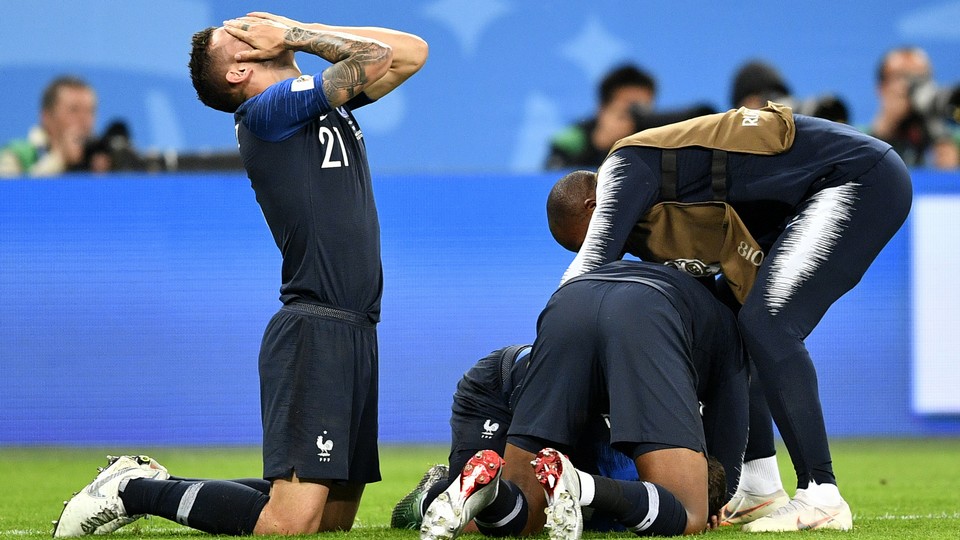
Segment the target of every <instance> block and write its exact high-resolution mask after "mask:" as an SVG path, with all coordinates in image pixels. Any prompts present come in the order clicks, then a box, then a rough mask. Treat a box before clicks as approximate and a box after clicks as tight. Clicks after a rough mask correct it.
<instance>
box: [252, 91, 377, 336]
mask: <svg viewBox="0 0 960 540" xmlns="http://www.w3.org/2000/svg"><path fill="white" fill-rule="evenodd" d="M320 80H321V77H320V75H316V76H315V77H311V76H308V75H304V76H301V77H299V78H297V79H289V80H286V81H282V82H278V83H276V84H274V85H272V86H270V87H269V88H267V89H266V90H265V91H264V92H263V93H261V94H259V95H257V96H254V97H252V98H250V99H249V100H247V101H246V102H244V103H243V105H241V106H240V108H239V109H238V110H237V112H236V114H235V121H236V129H237V141H238V143H239V145H240V155H241V156H242V158H243V164H244V167H245V168H246V170H247V175H248V176H249V178H250V183H251V185H252V187H253V190H254V192H255V193H256V197H257V202H258V203H260V208H261V209H262V210H263V216H264V218H265V219H266V221H267V225H268V226H269V227H270V231H271V232H272V233H273V238H274V241H275V242H276V244H277V247H278V248H280V252H281V254H282V255H283V266H282V271H281V278H282V285H281V287H280V300H281V301H282V302H283V303H284V304H288V303H290V302H293V301H303V302H309V303H319V304H326V305H330V306H334V307H337V308H340V309H345V310H350V311H355V312H358V313H364V314H366V315H367V316H368V317H370V319H371V320H373V321H376V320H379V316H380V296H381V292H382V290H383V274H382V268H381V262H380V224H379V220H378V218H377V209H376V205H375V203H374V198H373V186H372V182H371V179H370V169H369V166H368V164H367V154H366V148H365V146H364V141H363V134H362V133H361V131H360V127H359V126H358V125H357V122H356V120H355V119H354V117H353V115H352V114H351V112H350V107H351V106H353V105H360V104H364V103H365V102H363V101H353V102H351V103H348V104H347V105H345V106H342V107H337V108H335V109H334V108H331V107H330V105H329V103H328V102H327V99H326V96H325V95H324V93H323V90H322V88H321V84H320ZM361 96H362V94H361ZM355 99H356V98H355ZM364 99H365V98H364Z"/></svg>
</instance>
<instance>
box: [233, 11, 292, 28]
mask: <svg viewBox="0 0 960 540" xmlns="http://www.w3.org/2000/svg"><path fill="white" fill-rule="evenodd" d="M247 17H253V18H256V19H265V20H268V21H273V22H276V23H280V24H283V25H286V26H288V27H291V28H292V27H294V26H299V27H301V28H303V27H305V26H306V25H304V24H303V23H302V22H300V21H297V20H294V19H291V18H289V17H283V16H281V15H274V14H273V13H268V12H266V11H251V12H250V13H247Z"/></svg>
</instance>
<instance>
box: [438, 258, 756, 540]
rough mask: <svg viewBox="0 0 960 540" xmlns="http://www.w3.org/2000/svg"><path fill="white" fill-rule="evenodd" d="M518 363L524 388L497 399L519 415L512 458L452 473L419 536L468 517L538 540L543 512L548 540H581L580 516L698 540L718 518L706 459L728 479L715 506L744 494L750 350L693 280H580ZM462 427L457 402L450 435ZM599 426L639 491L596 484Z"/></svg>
mask: <svg viewBox="0 0 960 540" xmlns="http://www.w3.org/2000/svg"><path fill="white" fill-rule="evenodd" d="M520 365H521V366H522V368H523V369H524V370H525V373H524V375H523V376H522V379H521V381H520V382H519V384H518V383H517V381H510V382H511V384H513V385H515V386H511V387H505V386H501V387H500V388H503V389H504V390H506V392H507V395H509V402H508V403H509V404H510V405H512V406H511V407H510V411H512V414H511V415H510V416H509V420H510V427H509V431H508V438H507V441H506V444H505V446H504V452H503V456H504V458H505V459H503V460H502V459H500V456H499V455H498V454H497V453H496V452H478V453H476V454H474V457H472V458H470V459H469V460H468V461H467V463H466V464H465V465H464V467H463V468H462V469H456V468H453V471H454V477H453V479H452V482H451V483H450V484H449V486H447V487H446V488H445V489H444V490H443V492H442V493H440V494H439V495H437V496H436V498H435V499H434V500H433V502H432V503H431V504H430V505H429V507H428V509H427V510H426V512H425V515H424V518H423V523H422V526H421V538H423V539H425V540H427V539H430V540H432V539H449V538H454V537H455V536H457V535H458V534H459V533H460V532H462V531H463V529H464V527H465V526H466V525H467V524H468V523H469V522H470V521H471V519H473V520H474V521H475V523H476V524H477V526H478V528H479V529H480V531H481V532H484V533H485V534H488V535H516V534H534V533H537V532H538V531H539V530H540V529H541V528H542V527H543V526H544V509H546V526H547V528H548V529H549V530H550V534H551V537H552V538H561V539H567V538H577V537H579V535H580V533H581V532H582V529H583V510H582V509H581V507H585V508H589V509H591V510H598V511H602V512H604V513H606V514H608V515H610V516H611V517H612V518H613V519H615V520H616V521H617V522H618V523H619V524H620V525H622V526H623V527H625V528H627V529H629V530H632V531H633V532H635V533H637V534H641V535H665V536H669V535H679V534H692V533H696V532H701V531H703V530H705V529H706V528H707V526H708V521H709V518H710V516H711V515H715V513H716V506H718V505H715V506H714V507H713V508H709V506H710V505H709V503H708V466H707V455H708V454H709V455H713V456H715V457H716V458H717V459H718V460H719V461H720V462H721V463H723V464H724V466H725V467H726V469H727V473H728V474H727V481H726V492H725V493H724V496H722V497H719V499H720V500H725V499H726V498H727V497H728V496H729V494H731V493H733V491H734V490H735V488H736V485H737V482H738V479H739V471H740V467H741V461H742V457H743V449H744V447H745V445H746V435H747V371H746V366H745V362H744V357H743V354H742V347H741V344H740V338H739V334H738V333H737V329H736V321H735V320H734V318H733V315H732V314H731V313H730V312H729V310H728V309H727V308H725V307H724V306H723V305H722V304H720V303H719V302H718V301H717V300H716V299H715V298H714V297H713V296H712V295H711V294H710V293H709V291H708V290H707V289H706V288H705V287H703V286H702V285H700V284H699V283H697V282H696V281H695V280H694V279H692V278H690V277H689V276H686V275H684V274H682V273H680V272H679V271H676V270H673V269H671V268H666V267H663V266H660V265H655V264H649V263H642V262H635V261H620V262H616V263H612V264H610V265H607V266H605V267H603V268H600V269H597V270H595V271H593V272H590V273H588V274H585V275H583V276H581V277H579V278H577V279H575V280H570V282H569V283H566V284H565V285H564V286H563V287H561V288H560V289H559V290H558V291H557V292H556V293H554V295H553V297H552V298H551V300H550V302H549V303H548V304H547V307H546V308H545V309H544V311H543V313H542V314H541V316H540V320H539V322H538V329H537V339H536V342H535V343H534V345H533V349H532V352H531V354H530V357H529V359H528V360H523V359H521V364H520ZM468 375H469V374H468ZM468 380H469V378H465V380H464V382H461V385H460V387H459V388H458V393H459V392H460V391H461V390H462V389H463V387H464V384H465V383H466V382H467V381H468ZM701 403H702V410H703V413H702V416H701ZM721 413H722V414H723V417H722V418H721V417H720V414H721ZM456 417H457V412H456V404H455V411H454V421H452V424H453V425H454V426H456V421H457V418H456ZM603 417H606V418H608V420H609V441H610V445H611V446H612V448H613V449H615V450H617V451H619V452H621V453H622V454H625V455H626V456H629V457H630V458H632V460H633V465H634V467H635V471H636V473H637V474H638V478H639V480H640V481H636V480H628V479H624V478H616V477H615V475H611V476H614V477H612V478H611V477H606V476H603V475H602V474H597V473H601V472H602V471H600V470H599V468H600V467H599V466H598V465H600V464H602V463H603V462H604V460H603V459H598V454H597V453H596V452H595V451H594V453H593V456H592V458H590V459H587V460H583V459H578V457H577V453H578V452H579V451H581V450H582V449H583V448H584V447H585V446H584V443H585V442H586V443H587V445H586V447H587V448H589V447H590V446H591V445H590V443H589V441H591V440H596V436H597V432H596V429H595V425H596V422H593V421H592V420H593V419H597V418H603ZM492 423H500V424H503V422H502V421H497V422H495V421H494V420H493V419H491V425H492ZM455 432H456V429H455ZM708 441H709V445H708ZM457 445H458V441H456V440H455V441H454V448H453V449H452V450H451V458H454V457H455V456H456V455H457V453H458V447H457ZM488 448H493V446H492V445H488ZM565 454H567V455H569V456H571V457H572V458H573V460H575V461H576V462H577V463H579V464H580V465H581V466H582V467H583V470H577V469H575V468H574V466H573V463H574V461H572V460H571V459H568V457H567V455H565ZM599 456H601V457H602V455H599ZM451 461H452V462H453V461H454V459H451ZM531 462H533V468H532V469H531V467H530V466H529V464H530V463H531ZM591 469H592V470H591ZM439 489H440V488H438V487H436V486H433V487H430V488H428V489H427V490H426V491H427V493H428V494H432V493H435V492H436V491H437V490H439ZM719 491H721V492H723V489H722V488H721V489H720V490H719ZM425 499H427V500H429V495H428V496H427V497H425Z"/></svg>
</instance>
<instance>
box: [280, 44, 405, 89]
mask: <svg viewBox="0 0 960 540" xmlns="http://www.w3.org/2000/svg"><path fill="white" fill-rule="evenodd" d="M284 40H285V41H286V43H287V45H288V47H290V48H293V49H296V50H300V51H304V52H309V53H311V54H315V55H317V56H319V57H320V58H323V59H324V60H327V61H329V62H331V63H332V64H333V65H332V66H330V67H329V68H328V69H327V70H326V71H325V76H324V77H323V91H324V93H325V94H326V95H327V98H328V99H330V101H331V103H333V102H336V103H346V102H347V101H349V100H350V99H351V98H353V97H354V96H356V95H357V94H359V93H360V92H362V91H363V89H364V87H366V85H367V82H368V77H367V71H366V69H365V68H366V66H367V65H369V64H375V63H378V62H381V61H382V60H383V58H384V57H385V56H386V55H387V54H388V51H387V50H386V49H384V48H383V47H382V46H381V45H380V44H378V43H376V42H373V41H365V40H358V39H352V36H346V35H344V34H339V33H335V32H320V31H314V30H307V29H304V28H299V27H293V28H290V29H289V30H287V31H286V34H284Z"/></svg>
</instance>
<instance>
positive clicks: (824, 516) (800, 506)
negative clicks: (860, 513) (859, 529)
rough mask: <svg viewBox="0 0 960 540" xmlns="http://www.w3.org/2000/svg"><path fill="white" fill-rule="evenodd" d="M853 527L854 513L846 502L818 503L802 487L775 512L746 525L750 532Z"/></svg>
mask: <svg viewBox="0 0 960 540" xmlns="http://www.w3.org/2000/svg"><path fill="white" fill-rule="evenodd" d="M852 528H853V515H852V514H851V513H850V506H849V505H848V504H847V503H846V501H843V500H841V501H840V504H838V505H836V506H825V505H822V504H815V503H814V502H813V501H812V500H810V497H809V496H808V494H807V492H806V490H803V489H798V490H797V494H796V495H795V496H794V498H793V499H791V500H790V502H788V503H787V504H785V505H783V506H781V507H780V508H778V509H777V510H775V511H774V512H773V513H771V514H769V515H767V516H764V517H762V518H760V519H758V520H756V521H753V522H751V523H747V524H746V525H744V526H743V530H744V531H747V532H785V531H803V530H807V529H836V530H840V531H849V530H850V529H852Z"/></svg>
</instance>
